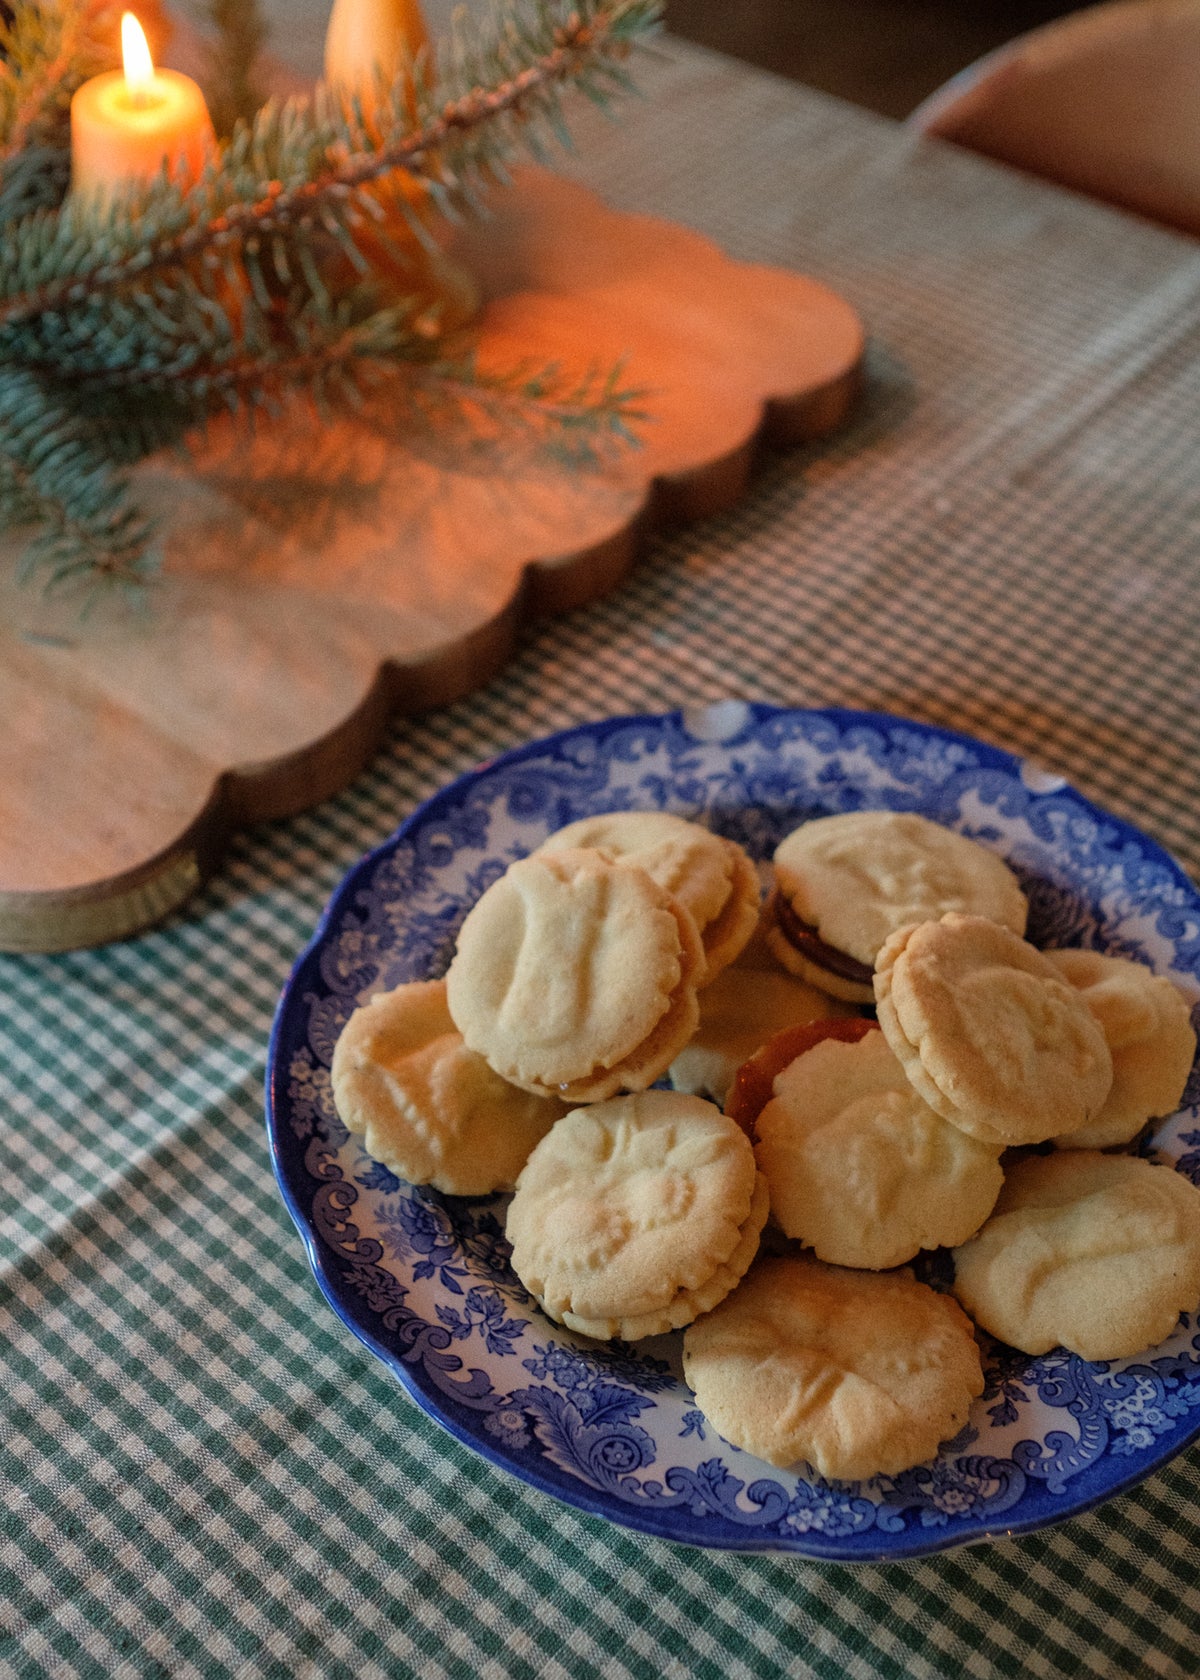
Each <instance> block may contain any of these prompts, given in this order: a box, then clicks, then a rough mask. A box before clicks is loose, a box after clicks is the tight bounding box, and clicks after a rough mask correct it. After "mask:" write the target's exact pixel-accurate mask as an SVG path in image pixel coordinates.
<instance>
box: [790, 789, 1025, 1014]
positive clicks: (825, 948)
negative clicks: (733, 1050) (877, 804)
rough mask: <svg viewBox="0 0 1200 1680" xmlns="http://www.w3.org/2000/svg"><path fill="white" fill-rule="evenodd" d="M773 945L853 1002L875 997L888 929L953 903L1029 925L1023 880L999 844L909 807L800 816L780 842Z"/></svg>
mask: <svg viewBox="0 0 1200 1680" xmlns="http://www.w3.org/2000/svg"><path fill="white" fill-rule="evenodd" d="M772 906H773V914H774V922H775V925H774V928H773V930H772V932H771V935H770V940H771V949H772V950H773V951H774V953H775V955H776V956H777V957H778V959H779V961H780V962H781V963H783V965H784V967H785V968H789V969H791V970H792V972H793V973H795V974H799V975H801V976H802V978H804V979H805V980H808V981H810V982H811V983H812V984H813V985H814V986H820V987H821V988H822V989H823V990H824V991H827V992H830V993H832V994H833V996H835V997H840V998H846V999H848V1000H849V1001H850V1002H851V1003H870V1002H871V1001H872V1000H873V995H874V994H873V990H872V978H873V970H874V964H875V958H876V956H877V955H878V953H879V949H880V947H881V946H882V945H883V943H884V941H885V940H886V939H887V938H888V936H889V935H890V934H892V933H894V932H895V931H896V929H897V928H901V927H905V926H907V925H908V924H909V923H912V922H925V921H936V920H937V919H938V917H940V916H943V915H945V914H946V912H947V911H949V910H957V911H961V912H963V913H965V914H970V915H975V916H986V917H988V918H989V919H991V920H992V921H997V922H1000V923H1002V924H1003V925H1004V926H1005V927H1008V928H1011V929H1012V931H1013V932H1014V933H1017V934H1023V933H1024V931H1025V917H1026V911H1027V905H1026V902H1025V895H1024V893H1023V892H1022V891H1021V887H1020V883H1019V882H1018V881H1017V878H1016V876H1015V875H1014V874H1013V872H1012V870H1011V869H1009V867H1008V865H1007V864H1006V863H1005V862H1004V860H1003V859H1002V858H1000V857H997V855H996V854H995V852H990V851H988V849H987V847H986V846H981V845H980V844H979V843H978V842H977V841H975V840H969V839H967V837H966V836H965V835H962V834H958V833H956V832H955V830H953V829H950V828H944V827H942V825H941V824H940V823H935V822H930V820H929V819H928V818H927V817H920V816H917V815H916V814H915V813H913V812H910V811H853V812H846V813H843V814H842V815H839V816H833V817H816V818H814V819H813V820H812V821H811V822H806V823H804V824H802V826H801V827H800V828H797V829H795V830H794V831H793V832H792V833H791V834H789V835H788V836H787V838H786V839H785V840H783V841H782V842H781V843H780V845H779V846H778V847H777V848H776V851H775V892H774V895H773V898H772Z"/></svg>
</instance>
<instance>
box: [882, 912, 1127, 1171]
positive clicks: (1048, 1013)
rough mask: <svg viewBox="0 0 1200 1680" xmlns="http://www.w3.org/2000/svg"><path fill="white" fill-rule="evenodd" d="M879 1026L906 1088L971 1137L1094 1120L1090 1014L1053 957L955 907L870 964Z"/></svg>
mask: <svg viewBox="0 0 1200 1680" xmlns="http://www.w3.org/2000/svg"><path fill="white" fill-rule="evenodd" d="M875 999H876V1003H877V1005H878V1009H879V1025H880V1026H881V1027H882V1028H883V1031H884V1033H885V1034H886V1036H887V1041H888V1043H889V1044H890V1045H891V1047H892V1049H893V1050H894V1051H895V1052H896V1055H897V1056H898V1057H899V1058H900V1061H901V1064H902V1065H903V1067H904V1071H905V1073H906V1074H907V1075H908V1078H909V1080H910V1081H911V1083H912V1085H913V1087H914V1088H915V1089H916V1090H917V1091H918V1092H919V1093H920V1095H921V1096H922V1097H924V1098H925V1101H926V1102H927V1103H928V1104H929V1105H930V1107H931V1108H933V1109H936V1110H937V1112H938V1113H939V1114H941V1115H943V1116H944V1117H945V1118H946V1119H947V1120H950V1121H952V1122H953V1123H954V1125H956V1126H961V1127H962V1129H963V1131H965V1132H970V1133H971V1134H972V1136H973V1137H978V1138H982V1139H983V1140H984V1141H985V1142H987V1143H998V1144H1000V1145H1002V1146H1004V1145H1009V1144H1020V1143H1040V1142H1042V1140H1043V1139H1045V1138H1051V1137H1056V1136H1058V1135H1059V1134H1060V1133H1062V1132H1072V1131H1075V1130H1076V1129H1077V1128H1078V1127H1080V1126H1083V1125H1086V1123H1087V1122H1088V1121H1089V1120H1091V1119H1094V1118H1095V1116H1096V1115H1097V1114H1098V1113H1099V1111H1100V1108H1101V1105H1102V1104H1103V1102H1104V1100H1105V1098H1106V1097H1107V1096H1108V1093H1109V1090H1110V1088H1111V1086H1112V1057H1111V1055H1110V1054H1109V1050H1108V1045H1107V1044H1106V1043H1105V1041H1104V1034H1103V1032H1102V1031H1101V1029H1100V1025H1099V1023H1098V1022H1097V1020H1096V1018H1095V1017H1094V1016H1093V1015H1092V1013H1091V1011H1090V1010H1089V1009H1088V1007H1087V1005H1086V1004H1085V1003H1084V1002H1083V1000H1082V998H1081V997H1080V995H1079V993H1078V992H1077V991H1076V990H1075V989H1074V987H1072V986H1069V985H1068V984H1067V982H1066V981H1065V980H1064V979H1063V977H1062V975H1061V973H1060V972H1059V970H1058V969H1057V968H1055V966H1054V964H1053V963H1052V962H1049V961H1047V959H1046V958H1045V957H1044V956H1043V955H1042V953H1041V952H1040V951H1035V950H1034V948H1033V946H1032V945H1029V944H1027V943H1026V942H1025V940H1023V939H1019V938H1018V937H1017V935H1016V934H1015V933H1012V932H1010V930H1009V929H1008V928H1005V927H1001V926H1000V924H999V923H998V922H991V921H987V920H985V919H984V918H983V917H982V916H963V915H959V914H957V913H956V912H951V913H950V914H949V915H946V916H943V917H942V918H941V920H940V921H937V922H921V923H920V924H919V925H917V926H916V927H910V928H902V929H900V931H899V932H898V933H894V934H893V935H892V936H891V938H890V939H889V940H888V941H887V943H886V944H885V945H884V947H883V949H882V950H881V951H880V953H879V960H878V963H877V965H876V970H875Z"/></svg>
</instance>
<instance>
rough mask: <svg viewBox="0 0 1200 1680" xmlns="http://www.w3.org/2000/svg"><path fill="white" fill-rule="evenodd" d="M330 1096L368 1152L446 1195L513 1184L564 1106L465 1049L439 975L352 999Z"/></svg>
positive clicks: (480, 1193)
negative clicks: (520, 1086)
mask: <svg viewBox="0 0 1200 1680" xmlns="http://www.w3.org/2000/svg"><path fill="white" fill-rule="evenodd" d="M331 1082H332V1087H333V1100H334V1105H335V1107H336V1108H337V1111H338V1114H339V1116H340V1117H341V1120H342V1123H343V1125H345V1126H346V1127H347V1128H348V1129H349V1130H350V1131H351V1132H354V1133H356V1134H357V1135H358V1136H360V1137H361V1138H362V1140H363V1143H364V1145H365V1147H366V1150H367V1153H368V1155H370V1156H372V1158H373V1159H374V1160H376V1161H382V1163H383V1165H384V1166H385V1167H389V1168H390V1169H391V1171H392V1172H394V1173H398V1174H399V1176H400V1177H401V1178H404V1179H407V1180H408V1182H409V1183H410V1184H430V1185H432V1186H433V1188H434V1189H435V1190H441V1191H444V1192H445V1194H447V1195H449V1196H487V1195H491V1193H492V1192H493V1191H495V1190H511V1189H512V1187H513V1185H514V1184H515V1183H516V1180H517V1174H518V1173H519V1172H520V1171H521V1168H522V1167H523V1166H524V1165H525V1162H526V1159H527V1158H528V1156H529V1152H530V1150H531V1149H532V1148H533V1147H534V1145H535V1144H537V1143H539V1142H540V1141H541V1140H542V1138H544V1137H545V1135H546V1133H547V1132H548V1131H549V1130H550V1128H551V1126H552V1125H553V1124H554V1122H555V1121H556V1120H557V1119H559V1118H560V1116H561V1115H562V1114H564V1113H565V1109H564V1107H563V1105H562V1104H561V1103H560V1102H556V1101H555V1100H554V1099H553V1098H550V1097H537V1096H532V1095H531V1094H530V1093H529V1092H528V1091H518V1090H517V1089H516V1088H515V1087H514V1086H512V1085H509V1084H507V1083H506V1081H505V1080H503V1079H501V1078H500V1076H499V1074H497V1073H493V1071H492V1069H491V1068H490V1067H489V1066H488V1065H487V1063H486V1062H485V1061H484V1059H483V1057H482V1056H478V1055H476V1053H475V1052H474V1051H473V1050H468V1048H467V1046H466V1045H465V1044H464V1043H463V1040H462V1035H461V1033H460V1032H459V1031H458V1029H457V1028H456V1027H455V1025H454V1022H453V1021H452V1020H451V1018H450V1011H449V1009H448V1008H447V1007H446V983H445V981H444V980H428V981H414V982H412V983H411V984H409V985H404V986H397V987H396V989H395V990H394V991H391V992H381V993H379V994H377V995H376V996H375V997H373V998H372V999H371V1001H370V1002H369V1003H367V1004H364V1005H363V1007H362V1008H361V1009H356V1010H355V1011H354V1013H353V1015H351V1017H350V1019H349V1020H348V1021H347V1022H346V1025H345V1026H344V1027H343V1029H342V1032H341V1035H340V1037H339V1038H338V1041H337V1044H336V1045H335V1047H334V1052H333V1067H332V1072H331Z"/></svg>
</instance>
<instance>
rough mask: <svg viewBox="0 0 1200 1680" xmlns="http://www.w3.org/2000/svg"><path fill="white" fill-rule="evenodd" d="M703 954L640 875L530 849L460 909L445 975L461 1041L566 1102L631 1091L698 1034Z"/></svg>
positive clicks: (593, 857) (514, 1078) (598, 859)
mask: <svg viewBox="0 0 1200 1680" xmlns="http://www.w3.org/2000/svg"><path fill="white" fill-rule="evenodd" d="M703 970H704V952H703V949H702V947H701V944H700V936H699V934H698V933H697V931H696V923H695V921H694V919H693V917H692V916H691V914H690V913H689V912H688V911H687V910H685V909H683V908H682V906H681V905H680V904H679V903H678V902H677V901H676V900H675V899H674V898H672V896H671V895H670V893H668V892H667V891H666V889H665V888H664V887H661V886H659V885H658V883H657V882H656V881H653V880H652V879H651V878H650V876H649V875H647V874H646V872H645V870H643V869H638V868H636V867H633V866H630V865H623V864H617V863H614V862H612V861H611V860H610V859H609V858H606V857H605V856H604V855H603V853H601V852H597V851H562V852H538V853H535V854H534V855H533V856H532V857H527V858H523V859H522V860H521V861H520V862H519V863H514V864H513V865H512V866H511V868H510V869H509V870H508V871H507V872H506V873H505V874H504V875H503V876H501V878H500V880H498V881H496V882H494V883H493V884H492V886H490V887H489V888H488V890H487V891H486V892H485V893H484V895H483V897H482V898H481V899H480V900H479V902H478V903H477V904H476V905H475V907H474V908H473V909H472V910H471V911H470V912H469V914H468V915H467V918H466V920H465V921H464V923H463V925H462V929H461V931H460V933H459V936H458V947H457V950H456V952H455V956H454V961H453V962H452V963H451V965H450V971H449V973H448V975H447V977H446V979H447V985H448V993H447V995H448V1000H449V1004H450V1013H451V1015H452V1016H453V1017H454V1021H455V1024H456V1025H457V1027H458V1029H459V1031H460V1032H461V1033H462V1035H463V1038H464V1039H465V1040H466V1042H467V1043H468V1044H469V1045H470V1046H471V1048H472V1049H473V1050H477V1051H478V1052H479V1054H480V1055H481V1056H483V1057H485V1059H486V1060H487V1061H488V1062H489V1063H490V1064H491V1066H492V1067H493V1068H495V1070H496V1072H497V1073H498V1074H500V1075H501V1077H502V1078H504V1079H507V1080H509V1081H510V1082H511V1083H512V1084H514V1085H520V1086H521V1087H522V1088H523V1089H524V1090H527V1091H533V1092H536V1093H538V1094H540V1095H548V1096H557V1097H561V1098H562V1099H563V1101H565V1102H566V1103H568V1104H572V1103H578V1102H600V1101H603V1099H604V1098H606V1097H610V1096H613V1095H614V1094H615V1093H616V1092H617V1091H621V1090H626V1091H640V1090H644V1089H645V1088H646V1087H647V1086H648V1085H652V1084H653V1083H654V1081H655V1080H656V1079H657V1078H658V1077H659V1076H660V1074H662V1073H665V1071H666V1069H667V1067H668V1066H669V1065H670V1063H671V1061H672V1059H673V1058H674V1057H675V1056H676V1055H678V1053H679V1051H680V1050H682V1048H683V1046H684V1045H685V1044H686V1043H687V1041H688V1039H689V1038H691V1036H692V1034H693V1033H694V1032H695V1030H696V1023H697V1021H698V1020H699V1015H700V1011H699V1005H698V1003H697V1000H696V985H697V981H698V979H699V977H700V975H701V974H702V973H703Z"/></svg>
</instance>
